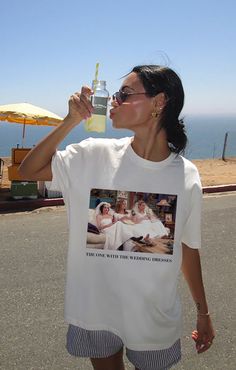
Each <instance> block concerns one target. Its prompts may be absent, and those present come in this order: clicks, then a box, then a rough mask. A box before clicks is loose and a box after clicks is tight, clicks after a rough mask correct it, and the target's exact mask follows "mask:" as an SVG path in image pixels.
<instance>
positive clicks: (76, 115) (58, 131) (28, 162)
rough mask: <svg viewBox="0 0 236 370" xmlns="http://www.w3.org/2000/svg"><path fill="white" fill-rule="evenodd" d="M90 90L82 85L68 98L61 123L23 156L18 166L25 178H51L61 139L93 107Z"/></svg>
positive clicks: (46, 179) (87, 115)
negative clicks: (67, 104) (54, 158)
mask: <svg viewBox="0 0 236 370" xmlns="http://www.w3.org/2000/svg"><path fill="white" fill-rule="evenodd" d="M91 94H92V91H91V89H90V88H89V87H82V90H81V93H76V94H74V95H72V96H71V98H70V100H69V112H68V115H67V116H66V118H65V119H64V120H63V121H62V123H61V124H60V125H59V126H58V127H56V128H55V129H54V130H53V131H52V132H51V133H50V134H49V135H48V136H46V137H45V138H44V139H43V140H42V141H41V142H39V143H38V144H37V145H36V146H35V147H34V148H33V149H32V150H31V151H30V152H29V153H28V155H27V156H26V157H25V159H24V161H23V162H22V163H21V165H20V167H19V170H18V171H19V173H20V175H21V176H22V177H23V178H24V179H27V180H36V181H37V180H45V181H50V180H51V179H52V171H51V160H52V157H53V155H54V153H55V151H56V149H57V147H58V145H59V144H60V143H61V142H62V140H63V139H64V138H65V137H66V136H67V135H68V134H69V132H70V131H71V130H72V129H73V128H74V127H75V126H77V125H78V124H79V123H80V122H81V121H82V120H83V119H86V118H88V117H90V116H91V112H92V110H93V107H92V105H91V103H90V100H89V97H90V95H91Z"/></svg>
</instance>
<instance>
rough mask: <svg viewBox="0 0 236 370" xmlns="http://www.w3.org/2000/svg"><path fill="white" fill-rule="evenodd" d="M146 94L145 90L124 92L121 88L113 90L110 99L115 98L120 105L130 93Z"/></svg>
mask: <svg viewBox="0 0 236 370" xmlns="http://www.w3.org/2000/svg"><path fill="white" fill-rule="evenodd" d="M146 94H147V93H145V92H142V93H127V92H124V91H122V90H119V91H117V92H115V94H113V95H112V99H113V100H116V101H117V103H118V104H119V105H121V104H122V103H124V102H125V101H126V99H127V98H128V97H129V96H130V95H146Z"/></svg>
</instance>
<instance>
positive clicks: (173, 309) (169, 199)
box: [50, 137, 202, 350]
mask: <svg viewBox="0 0 236 370" xmlns="http://www.w3.org/2000/svg"><path fill="white" fill-rule="evenodd" d="M52 173H53V179H52V183H51V187H50V188H51V189H54V190H59V191H61V192H62V193H63V196H64V201H65V204H66V207H67V212H68V220H69V251H68V266H67V267H68V268H67V284H66V293H65V320H66V321H67V322H68V323H71V324H73V325H76V326H80V327H82V328H85V329H90V330H109V331H111V332H113V333H115V334H116V335H118V336H119V337H120V338H121V339H122V340H123V342H124V345H125V346H126V347H128V348H130V349H133V350H157V349H164V348H168V347H170V346H171V345H172V344H173V343H174V342H175V341H176V340H177V339H178V338H180V336H181V332H182V325H181V305H180V301H179V297H178V293H177V283H178V281H177V280H178V275H179V272H180V268H181V259H182V247H181V243H182V242H183V243H185V244H187V245H188V246H189V247H191V248H200V234H201V233H200V214H201V198H202V191H201V183H200V179H199V175H198V171H197V169H196V167H195V166H194V165H193V164H192V163H191V162H190V161H188V160H186V159H185V158H183V157H182V156H179V155H176V154H174V153H171V154H170V156H169V157H168V158H167V159H165V160H164V161H161V162H152V161H148V160H146V159H143V158H141V157H139V156H138V155H137V154H136V153H135V152H134V151H133V149H132V147H131V138H129V137H128V138H123V139H92V138H90V139H87V140H84V141H82V142H81V143H79V144H72V145H69V146H68V147H67V148H66V150H64V151H57V152H56V154H55V155H54V157H53V160H52ZM94 189H95V194H97V197H96V196H94ZM112 191H113V193H112ZM116 191H117V194H120V193H121V192H122V194H125V196H126V200H127V201H128V205H127V209H129V208H130V209H131V208H132V206H133V205H134V202H135V201H137V199H140V197H141V198H142V199H143V200H145V202H146V204H147V205H148V206H151V204H152V210H154V212H155V214H156V215H157V217H158V222H159V223H160V222H162V223H163V226H165V227H163V229H165V230H169V231H170V230H171V231H172V234H170V236H169V238H170V240H169V244H168V245H172V249H170V253H169V254H166V253H164V252H162V251H161V252H158V249H155V248H156V247H153V246H151V247H149V249H147V250H148V252H147V253H146V252H145V249H143V248H142V251H140V250H139V249H138V251H136V252H133V251H132V252H131V251H126V250H122V245H121V247H120V248H119V249H117V247H116V249H114V250H113V249H112V245H110V246H109V247H108V248H106V249H103V246H101V247H100V249H93V247H92V248H91V244H89V245H87V227H88V212H90V213H91V211H92V212H93V210H95V208H96V206H97V204H98V203H99V202H101V201H106V202H107V201H108V202H109V203H110V204H111V206H114V204H112V203H114V202H115V201H116V200H117V199H115V198H114V194H116ZM111 193H112V194H113V197H112V195H111ZM163 199H164V202H163ZM95 200H96V204H95ZM158 204H159V205H158ZM162 204H163V206H162ZM167 215H168V216H167ZM113 226H114V227H113ZM113 226H112V228H113V229H112V230H113V232H114V229H115V230H116V232H117V229H118V226H119V237H120V238H121V240H122V242H126V240H124V239H125V237H123V235H124V234H125V233H124V234H123V226H124V225H121V221H118V222H117V224H115V225H113ZM135 226H136V229H137V225H135ZM125 227H127V228H129V229H127V228H126V229H125V231H126V232H127V235H128V237H132V236H133V235H132V230H133V229H132V223H131V225H127V224H126V225H125ZM145 227H148V225H145ZM134 229H135V228H134ZM152 229H153V225H152ZM145 230H146V229H145ZM108 233H109V231H106V233H105V235H107V234H108ZM145 233H146V231H142V228H141V226H140V234H141V236H142V237H145V236H146V234H145ZM121 234H122V237H123V239H122V237H121ZM137 235H138V234H137V232H136V234H135V237H137ZM162 236H163V234H160V235H156V237H157V238H161V237H162ZM113 237H114V235H113ZM126 239H127V238H126ZM171 239H172V240H171ZM129 240H132V239H129ZM154 245H155V246H156V245H157V244H155V243H154ZM95 248H97V247H95ZM144 248H145V246H144ZM165 248H167V246H165ZM168 250H169V249H168Z"/></svg>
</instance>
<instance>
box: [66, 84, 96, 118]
mask: <svg viewBox="0 0 236 370" xmlns="http://www.w3.org/2000/svg"><path fill="white" fill-rule="evenodd" d="M92 94H93V91H92V90H91V89H90V88H89V87H88V86H83V87H82V89H81V92H80V93H79V92H76V93H74V94H73V95H71V97H70V100H69V107H70V110H71V111H72V112H70V113H72V114H73V113H77V114H79V115H80V116H81V117H82V119H86V118H89V117H91V114H92V112H93V106H92V103H91V101H90V96H91V95H92Z"/></svg>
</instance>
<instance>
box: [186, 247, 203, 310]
mask: <svg viewBox="0 0 236 370" xmlns="http://www.w3.org/2000/svg"><path fill="white" fill-rule="evenodd" d="M182 272H183V274H184V277H185V279H186V281H187V283H188V286H189V289H190V291H191V294H192V297H193V300H194V302H195V304H196V307H197V312H198V313H199V314H205V313H207V312H208V306H207V301H206V295H205V289H204V285H203V280H202V269H201V261H200V255H199V251H198V249H192V248H189V247H188V246H186V245H185V244H183V260H182Z"/></svg>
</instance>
